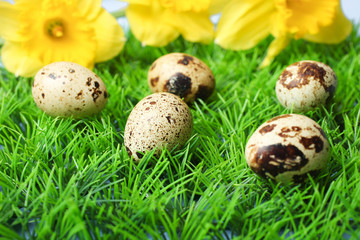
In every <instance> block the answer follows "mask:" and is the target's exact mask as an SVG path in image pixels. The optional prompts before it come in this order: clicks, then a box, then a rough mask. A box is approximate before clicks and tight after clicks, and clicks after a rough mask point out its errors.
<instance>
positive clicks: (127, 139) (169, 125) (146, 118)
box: [124, 93, 193, 161]
mask: <svg viewBox="0 0 360 240" xmlns="http://www.w3.org/2000/svg"><path fill="white" fill-rule="evenodd" d="M192 129H193V120H192V115H191V111H190V109H189V107H188V106H187V104H186V103H185V102H184V101H182V100H181V99H180V98H179V97H178V96H176V95H174V94H172V93H154V94H151V95H149V96H147V97H145V98H144V99H142V100H141V101H140V102H139V103H138V104H136V106H135V107H134V109H133V110H132V111H131V113H130V115H129V117H128V120H127V122H126V126H125V132H124V145H125V147H126V149H127V151H128V153H129V156H133V159H134V161H139V160H140V159H141V158H142V155H143V154H142V153H145V152H147V151H151V150H153V149H155V148H156V150H155V156H159V155H160V154H161V151H162V149H163V148H167V149H169V150H172V149H174V148H175V147H178V148H180V147H182V146H183V145H184V144H185V143H186V141H187V140H188V139H189V138H190V137H191V133H192Z"/></svg>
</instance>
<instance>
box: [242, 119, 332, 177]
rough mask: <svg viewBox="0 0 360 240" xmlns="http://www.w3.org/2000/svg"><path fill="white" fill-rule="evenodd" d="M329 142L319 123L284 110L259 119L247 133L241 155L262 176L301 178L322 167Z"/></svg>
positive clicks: (327, 155)
mask: <svg viewBox="0 0 360 240" xmlns="http://www.w3.org/2000/svg"><path fill="white" fill-rule="evenodd" d="M329 156H330V145H329V142H328V140H327V137H326V135H325V133H324V131H323V130H322V129H321V127H320V126H319V125H318V124H317V123H316V122H315V121H314V120H312V119H310V118H308V117H306V116H303V115H298V114H285V115H280V116H277V117H275V118H272V119H270V120H268V121H267V122H265V123H263V124H262V125H261V126H260V127H259V128H258V129H257V130H256V131H255V132H254V133H253V134H252V136H251V137H250V139H249V141H248V142H247V144H246V148H245V158H246V161H247V164H248V165H249V166H250V168H251V169H252V170H253V171H254V172H255V173H257V174H258V175H260V176H262V177H268V178H271V179H274V180H275V181H278V182H283V183H290V182H302V181H303V180H304V178H306V174H307V173H316V172H318V171H319V170H321V169H323V168H325V166H326V164H327V162H328V159H329Z"/></svg>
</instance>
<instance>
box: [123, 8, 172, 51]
mask: <svg viewBox="0 0 360 240" xmlns="http://www.w3.org/2000/svg"><path fill="white" fill-rule="evenodd" d="M158 7H159V6H158ZM165 12H166V11H165V10H164V9H162V10H161V9H160V10H159V11H156V8H155V9H152V8H149V7H147V6H143V5H138V4H130V5H129V6H128V8H127V9H126V16H127V18H128V20H129V24H130V28H131V31H132V32H133V34H134V35H135V37H136V38H137V39H138V40H140V41H141V43H142V44H143V45H150V46H155V47H160V46H165V45H167V44H168V43H169V42H171V41H173V40H174V39H176V38H177V37H178V36H179V32H177V31H176V29H174V27H173V26H170V25H168V24H167V21H168V19H166V16H164V15H166V14H164V13H165Z"/></svg>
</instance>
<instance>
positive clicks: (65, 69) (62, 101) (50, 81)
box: [32, 62, 109, 118]
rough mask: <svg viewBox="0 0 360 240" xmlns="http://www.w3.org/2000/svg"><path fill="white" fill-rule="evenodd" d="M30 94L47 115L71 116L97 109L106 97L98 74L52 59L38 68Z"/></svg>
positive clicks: (83, 115) (84, 114)
mask: <svg viewBox="0 0 360 240" xmlns="http://www.w3.org/2000/svg"><path fill="white" fill-rule="evenodd" d="M32 95H33V98H34V101H35V103H36V105H37V106H38V107H39V108H40V109H41V110H43V111H44V112H45V113H47V114H48V115H50V116H53V117H70V116H71V117H74V118H81V117H87V116H90V115H94V114H97V113H99V112H100V111H101V110H102V109H103V108H104V107H105V105H106V102H107V99H108V97H109V95H108V92H107V90H106V86H105V84H104V82H103V81H102V80H101V79H100V77H99V76H97V75H96V74H95V73H94V72H92V71H91V70H89V69H87V68H85V67H83V66H81V65H79V64H76V63H72V62H54V63H51V64H49V65H46V66H44V67H43V68H41V69H40V70H39V71H38V73H37V74H36V75H35V77H34V82H33V85H32Z"/></svg>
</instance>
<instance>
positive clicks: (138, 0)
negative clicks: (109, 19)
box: [123, 0, 152, 6]
mask: <svg viewBox="0 0 360 240" xmlns="http://www.w3.org/2000/svg"><path fill="white" fill-rule="evenodd" d="M123 2H127V3H130V4H139V5H144V6H150V5H151V2H152V0H124V1H123Z"/></svg>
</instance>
